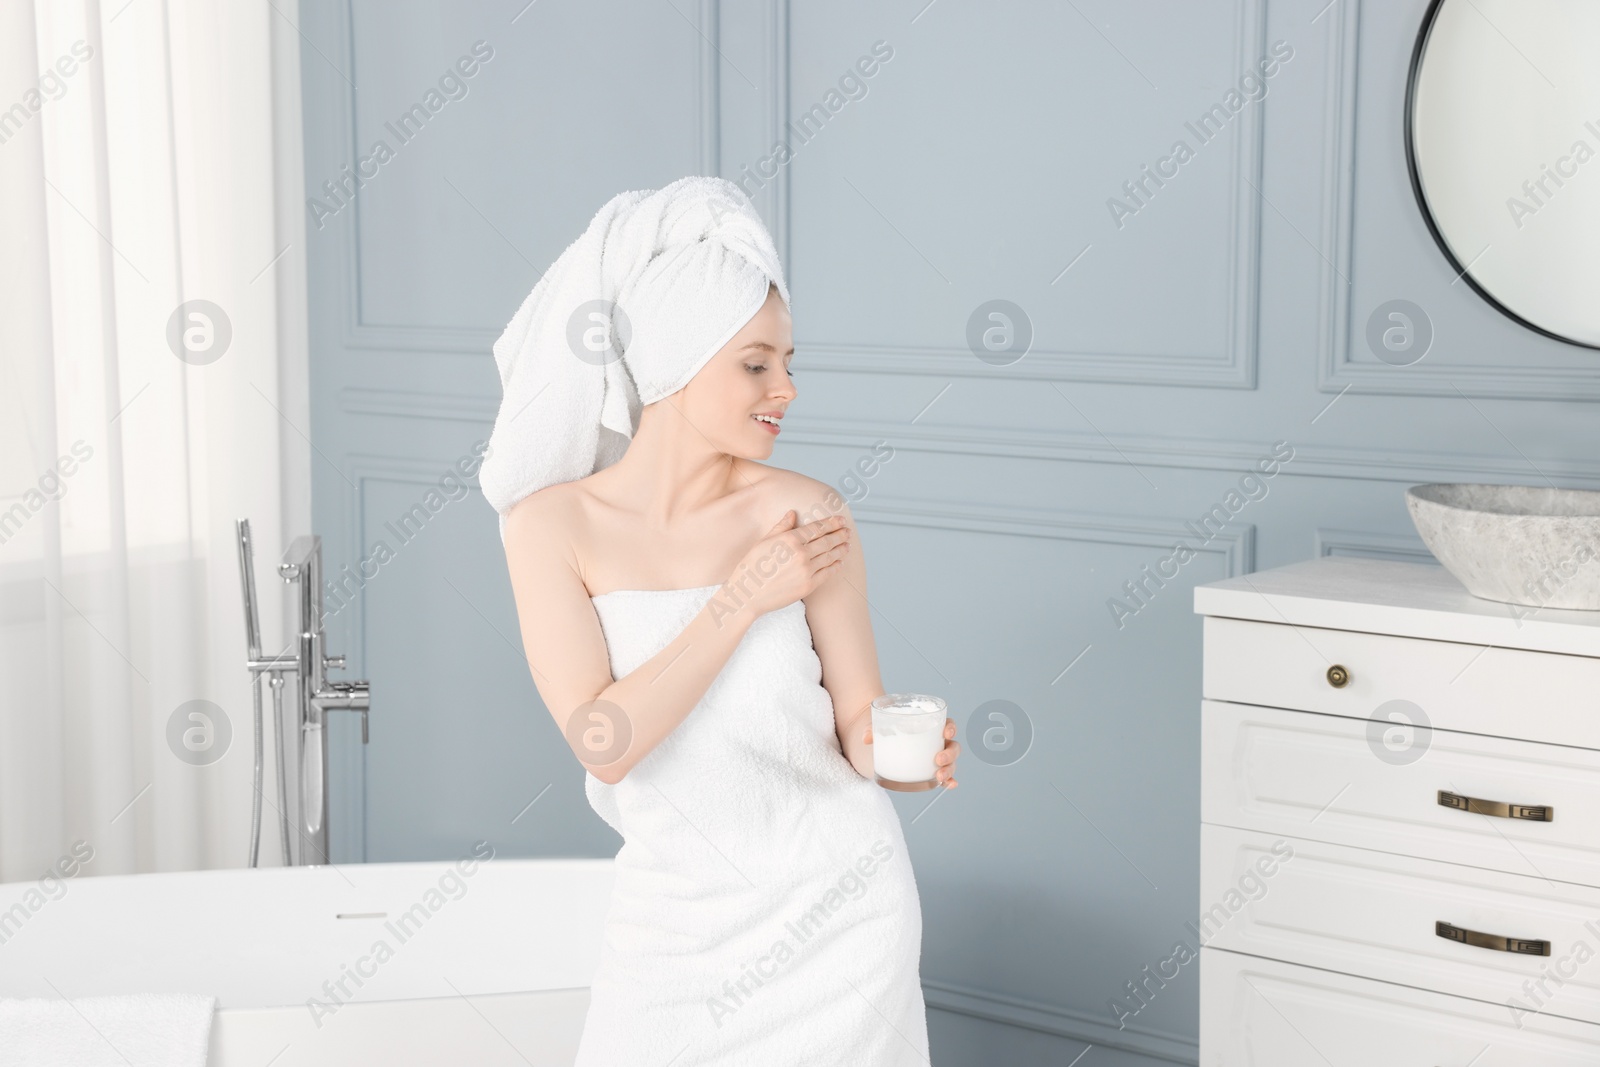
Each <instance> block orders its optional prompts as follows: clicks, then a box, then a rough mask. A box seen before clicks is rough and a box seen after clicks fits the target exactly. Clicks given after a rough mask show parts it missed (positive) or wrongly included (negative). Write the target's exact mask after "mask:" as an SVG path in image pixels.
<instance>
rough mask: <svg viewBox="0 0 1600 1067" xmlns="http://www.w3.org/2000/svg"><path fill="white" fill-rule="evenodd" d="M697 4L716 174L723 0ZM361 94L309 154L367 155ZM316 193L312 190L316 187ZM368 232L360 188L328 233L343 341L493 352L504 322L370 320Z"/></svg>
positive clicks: (704, 147) (700, 126)
mask: <svg viewBox="0 0 1600 1067" xmlns="http://www.w3.org/2000/svg"><path fill="white" fill-rule="evenodd" d="M696 9H697V13H698V17H699V18H700V19H701V22H702V25H701V26H700V27H699V29H700V31H701V32H699V33H697V34H696V37H697V39H698V42H699V46H698V48H697V49H696V52H695V58H696V67H697V71H696V73H697V86H698V93H697V97H698V104H699V107H698V112H697V115H696V122H695V126H696V130H695V136H696V140H697V146H696V155H695V158H696V159H697V160H699V165H700V167H701V168H702V173H706V174H715V173H717V168H718V166H719V160H720V156H721V152H722V136H721V130H722V108H721V88H720V84H721V73H720V72H721V57H720V53H719V52H718V50H717V39H718V38H719V37H720V34H719V32H718V30H719V26H720V23H721V0H700V2H699V3H698V5H696ZM336 10H337V16H336V17H333V18H330V19H329V20H328V28H329V29H331V30H334V31H335V32H336V34H337V39H336V41H335V42H334V46H333V48H332V49H331V51H332V52H333V54H334V55H337V56H340V57H342V59H343V62H344V64H345V68H346V69H347V70H354V69H355V32H354V30H355V8H354V4H353V2H352V0H343V2H342V3H340V4H339V5H338V6H337V8H336ZM354 93H355V88H354V86H351V85H347V86H346V88H345V89H343V90H341V91H340V92H338V93H337V94H335V95H334V106H332V107H329V108H328V109H327V111H326V113H325V114H326V116H327V117H326V119H325V120H324V122H325V125H324V126H321V127H319V128H316V129H313V128H312V127H311V126H309V125H308V127H307V134H306V140H307V142H308V148H307V155H308V156H310V155H312V154H313V150H312V149H311V148H310V146H309V142H310V141H312V140H313V139H314V138H320V139H321V140H322V143H323V144H322V148H321V150H318V151H316V152H315V154H316V155H317V156H319V157H323V158H328V159H336V160H338V162H339V163H340V164H341V165H346V164H348V165H350V166H352V167H353V166H354V161H355V159H357V158H358V157H359V155H360V151H359V148H358V147H357V145H356V129H355V99H354ZM311 192H312V191H310V190H308V193H311ZM313 195H314V194H313ZM360 235H361V197H360V195H359V194H357V196H356V197H355V199H354V200H353V202H352V203H351V204H350V207H349V210H347V211H341V212H339V214H338V216H337V217H336V218H335V219H334V220H333V222H332V223H330V224H329V226H328V228H327V232H325V233H324V234H323V236H324V237H326V238H327V239H328V240H330V241H332V242H333V243H334V244H335V246H336V253H335V258H336V259H337V260H338V262H339V263H340V264H341V269H339V270H338V271H336V272H335V273H336V274H337V275H338V281H337V285H338V292H337V293H336V294H335V298H334V300H333V305H334V306H335V307H336V308H337V309H338V317H339V320H340V335H339V341H340V344H341V346H342V348H343V350H345V351H353V350H369V351H378V352H417V353H422V354H425V355H434V356H456V355H469V356H477V357H482V356H485V355H487V354H488V353H489V352H490V350H491V348H492V347H493V345H494V341H495V339H496V338H497V337H498V336H499V334H500V328H493V327H469V326H424V325H410V324H405V323H370V322H364V321H362V318H361V277H362V275H361V255H360V252H361V236H360ZM552 258H553V257H552Z"/></svg>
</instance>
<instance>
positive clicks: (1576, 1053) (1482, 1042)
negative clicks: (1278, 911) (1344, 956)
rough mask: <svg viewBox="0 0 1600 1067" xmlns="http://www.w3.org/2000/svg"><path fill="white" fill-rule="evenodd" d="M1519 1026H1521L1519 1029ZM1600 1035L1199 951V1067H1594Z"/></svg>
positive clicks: (1555, 1020)
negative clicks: (1468, 1066)
mask: <svg viewBox="0 0 1600 1067" xmlns="http://www.w3.org/2000/svg"><path fill="white" fill-rule="evenodd" d="M1519 1024H1520V1025H1519ZM1596 1063H1600V1027H1597V1026H1594V1025H1592V1024H1589V1023H1580V1022H1573V1021H1572V1020H1570V1019H1563V1018H1560V1017H1558V1016H1553V1015H1543V1014H1530V1015H1526V1016H1521V1017H1519V1018H1517V1019H1513V1018H1512V1016H1511V1014H1510V1012H1509V1011H1508V1010H1507V1009H1506V1006H1505V1005H1504V1004H1485V1003H1483V1002H1481V1001H1476V1000H1467V999H1464V998H1462V997H1452V996H1446V995H1445V994H1443V993H1432V992H1429V991H1427V990H1422V989H1412V988H1409V987H1407V986H1399V985H1390V984H1389V983H1387V982H1375V981H1373V980H1371V979H1369V978H1354V977H1351V976H1350V975H1347V974H1335V973H1332V972H1329V971H1317V970H1312V969H1311V968H1309V967H1297V966H1295V965H1294V964H1291V963H1281V962H1279V961H1277V960H1263V959H1256V958H1255V957H1252V956H1241V955H1238V954H1237V953H1233V952H1225V951H1223V950H1221V949H1215V948H1202V949H1201V950H1200V1067H1329V1064H1337V1065H1338V1067H1346V1065H1347V1064H1348V1065H1351V1067H1355V1065H1361V1067H1366V1065H1376V1064H1381V1065H1383V1067H1467V1065H1468V1064H1471V1067H1580V1065H1582V1067H1593V1065H1594V1064H1596Z"/></svg>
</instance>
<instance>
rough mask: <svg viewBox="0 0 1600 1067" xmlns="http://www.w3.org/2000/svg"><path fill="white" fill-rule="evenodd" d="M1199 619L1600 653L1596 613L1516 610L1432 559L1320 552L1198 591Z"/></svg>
mask: <svg viewBox="0 0 1600 1067" xmlns="http://www.w3.org/2000/svg"><path fill="white" fill-rule="evenodd" d="M1194 610H1195V611H1196V612H1197V613H1198V614H1201V615H1223V616H1227V617H1229V618H1234V619H1251V620H1255V621H1258V622H1275V623H1285V624H1289V625H1293V626H1320V627H1325V628H1327V629H1332V630H1360V631H1365V632H1368V633H1386V634H1397V635H1400V636H1403V637H1423V638H1431V639H1433V640H1437V641H1460V642H1463V643H1466V644H1475V645H1494V646H1497V647H1500V648H1525V649H1531V650H1533V651H1536V652H1561V653H1566V654H1569V655H1577V656H1600V611H1573V610H1570V609H1559V608H1534V607H1520V606H1517V605H1513V604H1502V603H1500V602H1498V601H1494V600H1483V599H1481V598H1479V597H1475V596H1473V595H1472V594H1471V593H1469V592H1467V590H1466V588H1465V587H1464V586H1462V584H1461V583H1460V582H1458V581H1457V580H1456V579H1455V578H1454V577H1453V576H1451V574H1450V572H1449V571H1447V570H1445V569H1444V568H1443V567H1440V566H1437V565H1434V564H1429V563H1403V562H1399V561H1397V560H1386V559H1363V558H1359V557H1354V556H1323V557H1321V558H1319V559H1310V560H1306V561H1304V562H1302V563H1293V564H1290V565H1288V566H1285V567H1274V568H1272V569H1270V570H1264V571H1257V572H1256V573H1254V574H1242V575H1239V576H1238V577H1235V578H1227V579H1224V580H1223V581H1220V582H1211V583H1209V584H1207V585H1200V586H1196V587H1195V590H1194Z"/></svg>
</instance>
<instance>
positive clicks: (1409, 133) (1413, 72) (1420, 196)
mask: <svg viewBox="0 0 1600 1067" xmlns="http://www.w3.org/2000/svg"><path fill="white" fill-rule="evenodd" d="M1458 2H1459V0H1458ZM1445 3H1446V0H1429V3H1428V10H1427V11H1426V12H1425V13H1424V14H1423V16H1422V26H1421V28H1420V29H1418V31H1417V41H1416V44H1415V45H1414V46H1413V47H1412V49H1411V67H1410V69H1409V70H1408V71H1407V72H1406V96H1405V105H1404V107H1405V133H1404V139H1405V153H1406V173H1407V174H1408V175H1409V176H1410V178H1411V192H1412V195H1413V196H1415V197H1416V201H1417V210H1418V211H1420V212H1421V213H1422V221H1423V222H1425V223H1427V225H1428V232H1429V233H1431V234H1432V235H1433V242H1434V244H1436V245H1438V246H1439V251H1440V252H1442V253H1444V258H1445V262H1447V263H1449V264H1450V268H1451V269H1452V270H1454V271H1455V272H1456V277H1458V278H1461V279H1464V280H1465V281H1466V283H1467V284H1468V285H1470V286H1472V291H1473V292H1475V293H1477V294H1478V295H1479V296H1481V297H1482V298H1483V299H1484V302H1485V303H1487V304H1488V305H1489V306H1490V307H1492V308H1494V309H1495V310H1496V311H1498V312H1500V313H1501V314H1502V315H1504V316H1505V317H1506V318H1508V319H1510V320H1511V321H1512V322H1515V323H1516V324H1517V325H1519V326H1521V327H1523V328H1524V329H1528V330H1532V331H1533V332H1534V333H1537V334H1542V335H1543V336H1545V337H1548V338H1550V339H1552V340H1555V341H1560V342H1561V343H1562V344H1568V345H1573V346H1575V347H1577V348H1587V349H1590V350H1591V351H1600V345H1596V344H1590V343H1589V342H1587V341H1579V340H1577V339H1576V338H1573V337H1567V336H1565V335H1563V334H1559V333H1555V332H1554V331H1552V330H1547V329H1545V328H1544V327H1543V326H1540V325H1539V324H1538V323H1535V322H1530V321H1528V320H1527V319H1525V318H1523V317H1522V316H1521V315H1518V314H1517V313H1516V312H1515V311H1512V310H1511V309H1510V308H1509V307H1507V306H1506V305H1505V304H1502V303H1501V302H1500V301H1499V299H1497V298H1496V297H1495V295H1494V294H1493V293H1491V292H1489V290H1488V289H1486V288H1484V286H1483V285H1482V284H1481V283H1479V281H1478V279H1477V278H1474V277H1473V276H1472V273H1471V272H1470V271H1469V270H1467V268H1466V266H1465V265H1464V264H1463V263H1462V262H1461V261H1460V260H1459V259H1458V258H1456V254H1455V252H1454V251H1452V250H1451V248H1450V244H1449V242H1448V241H1446V240H1445V237H1444V234H1443V233H1442V232H1440V230H1439V223H1438V222H1437V221H1436V220H1435V219H1434V217H1433V211H1432V210H1431V209H1430V208H1429V207H1428V198H1427V196H1426V195H1424V193H1423V191H1422V176H1421V174H1419V173H1418V171H1417V149H1416V138H1415V131H1414V129H1413V122H1414V119H1415V116H1416V96H1417V78H1418V76H1419V75H1420V74H1421V72H1422V57H1423V55H1424V54H1425V53H1426V52H1427V50H1428V38H1429V37H1430V36H1431V35H1432V33H1433V25H1434V21H1435V19H1436V18H1437V16H1438V14H1439V9H1440V8H1442V7H1443V6H1444V5H1445Z"/></svg>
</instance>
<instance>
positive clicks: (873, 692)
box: [801, 482, 961, 788]
mask: <svg viewBox="0 0 1600 1067" xmlns="http://www.w3.org/2000/svg"><path fill="white" fill-rule="evenodd" d="M816 485H817V486H820V488H821V489H822V490H823V491H824V492H825V493H826V494H827V498H826V500H827V502H826V504H823V505H818V507H816V508H813V509H812V514H817V513H820V509H822V508H827V510H830V511H833V510H837V513H838V514H839V515H840V516H841V517H842V518H843V519H844V522H845V526H846V528H847V529H848V530H849V531H850V543H851V544H852V545H854V546H855V550H854V551H852V552H851V553H850V554H849V555H847V556H845V557H844V559H843V561H841V562H840V564H839V567H838V573H837V574H835V575H834V576H833V577H832V578H831V579H829V580H828V581H827V582H824V583H823V584H822V586H821V587H820V588H818V589H817V591H816V592H814V593H812V594H811V595H810V596H808V597H806V598H805V601H806V622H807V623H808V624H809V625H810V627H811V644H812V647H814V648H815V649H816V650H817V658H818V659H819V660H821V661H822V687H823V688H824V689H826V690H827V691H828V695H829V696H830V697H832V698H833V723H834V729H835V730H836V731H837V732H838V735H839V748H840V751H842V752H843V753H844V758H845V759H847V760H849V761H850V765H851V766H852V767H854V768H855V769H856V773H857V774H859V775H861V776H862V777H863V778H867V779H874V778H876V775H875V774H874V773H873V763H872V744H871V742H870V741H869V740H867V738H868V737H870V735H871V730H870V729H869V728H870V727H871V725H872V715H871V711H872V701H873V700H874V699H875V698H876V697H878V696H879V695H881V694H882V693H883V691H884V690H883V678H882V677H881V676H880V674H879V672H878V648H877V645H876V644H874V643H873V638H872V611H871V608H870V606H869V605H868V603H867V563H866V559H865V558H864V557H863V556H862V554H861V538H860V537H859V536H858V535H857V531H856V520H855V518H854V517H853V516H852V515H851V514H850V505H848V504H846V503H845V502H844V500H843V499H842V498H841V497H840V496H839V495H838V494H837V493H835V492H834V491H833V490H832V489H831V488H830V487H828V486H825V485H822V484H821V483H820V482H818V483H816ZM801 514H806V512H802V513H801ZM955 737H956V723H955V720H954V719H946V720H945V724H944V749H943V751H941V752H939V753H938V754H937V755H936V756H935V757H934V764H935V772H934V777H935V778H936V779H937V780H938V781H939V783H940V784H941V785H943V786H944V787H945V788H954V787H955V786H956V785H957V784H958V783H957V782H956V778H955V772H956V757H957V756H958V755H960V753H961V742H959V741H957V740H956V739H955Z"/></svg>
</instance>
